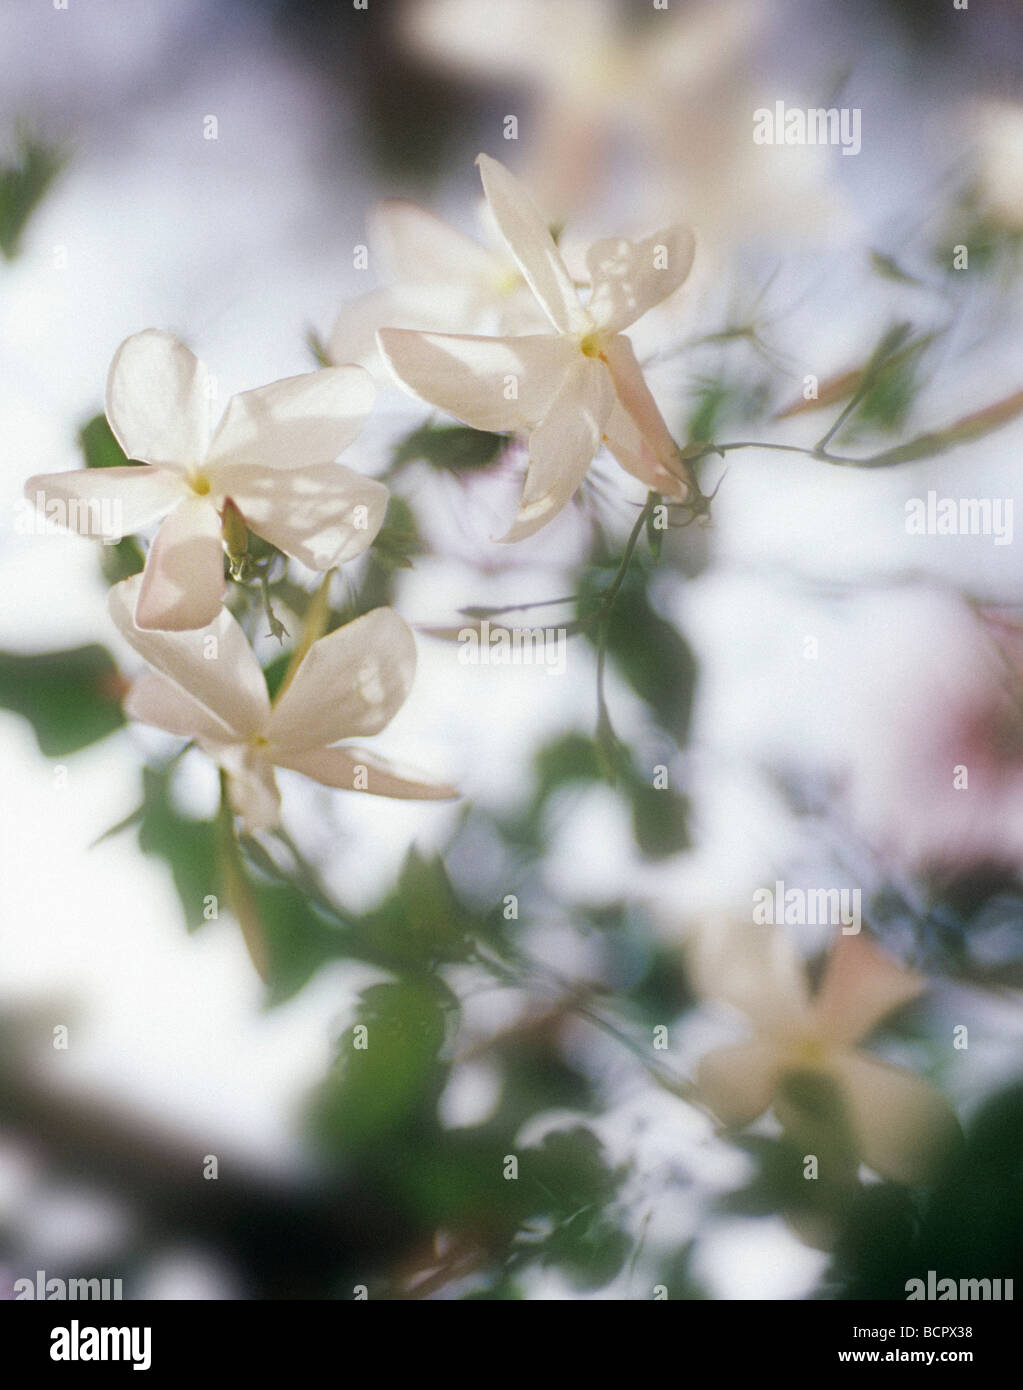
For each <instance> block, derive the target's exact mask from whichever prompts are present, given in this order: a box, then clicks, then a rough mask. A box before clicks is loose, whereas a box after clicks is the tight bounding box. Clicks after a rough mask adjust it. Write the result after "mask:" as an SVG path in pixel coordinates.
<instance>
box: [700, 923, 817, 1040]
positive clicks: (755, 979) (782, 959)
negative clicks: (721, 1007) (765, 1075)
mask: <svg viewBox="0 0 1023 1390" xmlns="http://www.w3.org/2000/svg"><path fill="white" fill-rule="evenodd" d="M686 956H687V964H688V968H689V973H690V975H691V978H692V981H693V985H694V987H695V989H696V991H697V993H699V994H700V995H701V996H702V997H703V998H705V999H717V1000H721V1001H722V1002H723V1003H726V1004H730V1005H731V1006H732V1007H733V1008H735V1009H738V1010H739V1011H740V1012H741V1013H744V1014H745V1015H746V1016H747V1018H750V1019H752V1020H753V1022H754V1024H755V1025H756V1028H757V1032H758V1033H760V1034H763V1035H765V1036H767V1037H771V1038H787V1037H790V1036H793V1035H795V1036H800V1037H805V1036H806V1035H807V1034H808V1033H810V1032H812V1025H811V1021H810V1013H809V994H808V990H807V986H806V977H805V974H804V971H803V968H802V965H801V963H800V960H799V958H798V957H797V955H796V954H795V952H794V950H793V949H792V946H791V945H790V943H789V940H788V938H787V937H786V935H785V933H784V932H783V931H782V930H781V929H780V928H778V927H772V926H761V925H758V924H756V923H754V922H753V921H751V920H741V919H739V920H735V921H732V920H724V921H722V920H719V919H715V918H713V917H711V918H707V919H705V920H701V922H700V923H699V925H698V926H697V927H696V928H695V929H694V930H693V932H692V934H691V936H690V938H689V943H688V949H687V953H686Z"/></svg>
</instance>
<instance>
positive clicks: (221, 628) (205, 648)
mask: <svg viewBox="0 0 1023 1390" xmlns="http://www.w3.org/2000/svg"><path fill="white" fill-rule="evenodd" d="M142 583H143V578H142V576H141V575H135V576H134V577H133V578H131V579H126V580H125V581H124V582H123V583H122V584H115V585H114V587H113V588H112V589H111V590H110V594H109V597H108V599H107V602H108V605H109V608H110V616H111V617H112V618H113V620H114V623H115V625H116V627H117V628H118V630H119V632H120V633H121V636H122V637H123V638H124V639H125V640H126V641H127V642H128V643H129V644H130V645H131V646H132V647H134V649H135V651H137V652H138V654H139V656H141V657H142V658H143V660H144V661H147V662H148V663H149V665H150V666H152V667H153V668H154V669H155V670H157V671H159V672H160V674H161V675H163V676H166V677H167V679H168V680H170V681H173V683H174V684H175V685H177V686H179V687H180V688H181V689H182V690H183V691H184V692H185V693H186V694H187V695H188V696H190V697H191V698H192V699H193V700H195V701H197V702H198V703H199V704H200V705H201V706H202V707H203V709H205V710H207V711H208V712H209V714H210V715H211V716H212V717H213V718H214V719H216V720H217V721H219V722H220V723H222V724H224V725H226V726H227V728H228V729H231V730H232V731H233V732H234V733H235V734H236V735H237V736H238V737H239V738H240V739H248V738H251V737H253V736H254V735H256V734H261V733H263V731H264V730H265V728H266V725H267V722H268V720H269V718H270V697H269V695H268V694H267V691H266V681H265V680H264V679H263V672H262V671H261V670H260V667H259V662H258V661H257V660H256V658H255V656H254V654H253V651H252V648H251V647H250V646H249V644H248V641H247V640H246V637H245V634H244V633H243V632H242V630H241V628H240V627H239V625H238V623H237V622H236V620H235V619H234V617H233V616H232V615H231V614H230V613H229V612H228V610H227V609H226V608H221V609H220V611H219V612H218V613H217V616H216V617H215V618H214V620H213V622H212V623H210V624H209V626H208V627H206V628H203V629H201V630H197V631H194V632H149V631H143V630H142V629H141V628H139V627H137V626H136V624H135V618H134V614H135V607H136V604H137V603H138V598H139V592H140V590H141V588H142Z"/></svg>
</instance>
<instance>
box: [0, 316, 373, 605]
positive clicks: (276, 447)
mask: <svg viewBox="0 0 1023 1390" xmlns="http://www.w3.org/2000/svg"><path fill="white" fill-rule="evenodd" d="M374 395H375V387H374V386H373V382H372V380H371V378H370V377H369V375H368V374H367V373H366V372H364V371H363V370H362V368H361V367H333V368H330V369H329V370H326V371H319V372H310V373H307V374H306V375H303V376H295V377H288V378H286V379H285V380H283V381H276V382H274V383H273V384H272V385H270V386H263V387H260V388H259V389H258V390H255V391H245V392H243V393H242V394H241V395H237V396H232V397H231V399H230V400H229V401H228V403H227V408H226V410H225V411H224V414H223V418H222V419H221V421H220V424H219V426H218V428H217V430H216V432H215V433H214V434H213V435H212V437H211V436H210V430H209V401H210V396H211V390H210V382H209V378H208V376H207V373H206V368H205V367H204V366H203V364H202V363H201V362H200V361H199V360H198V359H197V358H196V357H195V356H194V355H193V354H192V353H191V352H190V351H189V350H188V349H187V348H186V347H184V346H183V345H182V344H181V343H179V342H178V341H177V339H176V338H174V337H173V336H172V335H171V334H169V333H163V332H160V331H158V330H155V329H150V330H147V331H146V332H144V333H136V334H135V335H134V336H133V337H131V338H128V339H127V341H126V342H124V343H122V345H121V347H120V348H119V349H118V351H117V353H116V355H115V357H114V360H113V362H112V364H111V367H110V375H109V377H108V380H107V419H108V420H109V422H110V428H111V429H112V430H113V432H114V435H115V436H116V438H117V440H118V443H119V444H120V445H121V448H122V449H123V450H124V452H125V454H126V455H127V456H128V458H131V459H137V460H139V461H140V462H141V463H142V464H143V465H146V466H143V467H137V466H134V467H133V466H130V465H129V466H126V467H120V468H94V469H82V470H77V471H72V472H70V473H51V474H42V475H40V476H38V477H34V478H30V479H29V481H28V482H27V483H26V485H25V493H26V496H27V497H29V499H30V500H31V501H33V502H37V503H39V504H41V505H45V506H46V508H47V511H48V513H49V512H50V511H51V509H52V504H53V502H54V501H55V500H56V501H57V502H59V503H61V504H63V505H64V506H65V508H66V514H67V517H68V523H67V524H68V525H70V526H71V527H72V528H73V529H75V530H78V531H79V533H80V534H84V535H103V536H107V537H108V538H110V539H119V537H120V536H122V535H129V534H132V533H133V532H135V531H138V530H139V529H141V528H142V527H144V526H146V525H148V524H149V523H150V522H153V521H156V520H158V519H159V518H160V517H165V518H166V519H165V520H164V521H163V524H162V525H161V527H160V529H159V531H158V532H157V535H156V538H155V539H154V541H153V544H152V546H151V548H150V551H149V556H148V559H147V561H146V568H145V577H144V579H143V582H142V585H141V588H140V589H139V600H138V609H137V611H136V614H135V618H136V621H137V622H138V625H139V626H140V627H142V628H146V629H160V630H168V629H169V630H173V631H184V630H190V629H193V628H200V627H204V626H205V625H206V624H207V623H209V622H210V621H211V620H212V619H213V618H214V617H215V616H216V613H217V611H218V609H219V607H220V604H221V600H222V598H223V593H224V558H223V550H222V545H221V517H220V513H221V511H222V509H223V507H224V504H225V502H226V501H227V500H228V499H229V498H230V499H231V500H232V501H233V502H234V504H235V506H236V507H237V508H238V509H239V510H240V511H241V513H242V515H243V517H244V519H245V521H246V523H247V524H248V526H249V527H250V528H251V529H252V530H253V531H255V532H256V533H257V534H258V535H260V536H262V537H263V538H264V539H265V540H267V541H270V543H271V544H272V545H275V546H277V547H278V548H279V549H281V550H283V551H284V552H285V553H286V554H288V555H291V556H293V557H294V558H295V559H296V560H299V561H301V562H302V564H304V565H308V566H309V567H310V568H311V569H316V570H327V569H332V568H333V567H334V566H335V565H338V564H341V563H342V562H343V561H345V560H350V559H352V558H353V557H354V556H356V555H359V554H361V553H362V551H364V550H365V549H366V548H367V547H368V546H369V545H370V544H371V543H372V541H373V538H374V537H375V536H376V534H377V532H378V531H379V529H380V526H381V524H382V522H383V517H384V512H385V511H386V509H387V497H388V493H387V489H386V488H385V487H384V486H383V484H382V483H378V482H375V481H374V480H373V479H371V478H362V477H360V476H359V475H358V474H357V473H353V472H352V471H351V469H349V468H345V467H344V466H343V465H341V464H336V463H332V462H330V460H332V459H333V458H334V457H335V456H336V455H337V454H339V453H340V452H341V450H342V449H343V448H345V447H346V446H347V445H348V444H350V443H351V442H352V440H353V439H354V438H355V436H356V435H357V434H358V432H359V430H360V429H361V427H362V424H363V421H364V420H365V418H366V416H367V415H368V413H369V411H370V408H371V407H372V404H373V398H374ZM110 504H113V505H112V506H111V505H110Z"/></svg>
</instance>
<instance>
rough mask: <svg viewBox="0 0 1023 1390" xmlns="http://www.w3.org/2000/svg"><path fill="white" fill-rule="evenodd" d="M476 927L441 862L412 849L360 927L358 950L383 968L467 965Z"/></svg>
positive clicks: (358, 930) (362, 920)
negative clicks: (391, 887)
mask: <svg viewBox="0 0 1023 1390" xmlns="http://www.w3.org/2000/svg"><path fill="white" fill-rule="evenodd" d="M474 926H475V923H474V921H473V919H472V918H471V917H470V916H469V914H468V913H467V912H466V910H465V909H464V908H463V907H462V905H461V903H460V902H459V901H458V899H457V898H456V896H455V891H454V889H453V888H452V886H451V880H450V879H449V878H448V874H447V870H446V868H445V867H444V861H443V860H442V859H441V858H440V856H439V855H437V856H434V857H432V858H429V859H427V858H424V857H423V856H422V855H421V854H420V853H419V851H418V850H416V849H414V848H413V849H411V850H410V851H409V853H408V856H407V858H406V860H405V863H404V865H403V867H402V870H401V873H400V875H399V877H398V882H397V884H396V886H395V888H394V891H393V892H392V893H391V894H390V895H389V896H388V897H387V898H386V899H385V900H384V902H383V903H382V904H381V905H380V906H379V907H377V908H375V909H373V911H371V912H368V913H367V914H366V915H365V916H364V917H362V918H361V919H360V921H359V923H358V927H357V933H358V938H359V941H360V944H361V946H362V949H363V950H364V951H366V952H367V953H368V954H369V955H370V956H371V958H373V959H376V960H377V961H379V962H380V963H381V964H393V965H398V966H408V965H411V964H418V965H426V966H433V965H436V964H439V963H440V962H442V961H456V960H465V959H466V957H467V956H468V955H469V954H470V953H471V951H472V948H473V928H474Z"/></svg>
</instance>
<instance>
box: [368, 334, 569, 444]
mask: <svg viewBox="0 0 1023 1390" xmlns="http://www.w3.org/2000/svg"><path fill="white" fill-rule="evenodd" d="M377 336H378V338H379V341H380V350H381V352H382V353H383V355H384V358H385V360H386V362H387V364H388V366H389V367H390V369H391V371H392V372H393V373H394V375H395V377H396V378H397V380H398V381H399V382H400V384H401V385H402V386H404V387H405V388H406V389H407V390H409V391H411V392H412V394H413V395H415V396H418V397H419V398H420V399H421V400H424V401H426V402H427V404H429V405H435V406H437V407H438V408H439V409H440V410H446V411H447V412H448V414H449V415H454V416H455V417H456V419H459V420H464V421H465V423H466V424H467V425H471V426H472V427H473V429H477V430H493V431H497V432H500V431H503V430H517V429H524V428H526V427H528V426H530V425H535V424H536V423H537V421H539V420H542V419H543V417H544V415H546V413H547V411H548V410H549V408H550V405H551V402H552V401H553V399H554V396H555V393H556V392H557V390H558V387H559V385H560V384H561V379H562V377H563V376H564V375H565V372H566V371H567V370H568V368H569V367H570V366H571V365H572V363H573V361H574V360H575V358H576V356H577V355H578V354H577V351H576V348H575V346H574V345H573V344H572V343H570V342H568V341H566V340H565V339H563V338H558V337H555V336H554V335H553V334H547V333H543V334H536V335H529V336H527V337H523V338H477V337H471V336H468V335H463V334H446V333H415V332H411V331H407V330H405V329H399V328H382V329H381V330H380V333H379V334H378V335H377Z"/></svg>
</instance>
